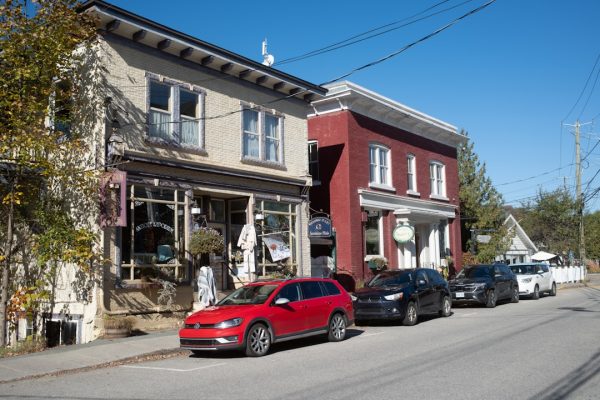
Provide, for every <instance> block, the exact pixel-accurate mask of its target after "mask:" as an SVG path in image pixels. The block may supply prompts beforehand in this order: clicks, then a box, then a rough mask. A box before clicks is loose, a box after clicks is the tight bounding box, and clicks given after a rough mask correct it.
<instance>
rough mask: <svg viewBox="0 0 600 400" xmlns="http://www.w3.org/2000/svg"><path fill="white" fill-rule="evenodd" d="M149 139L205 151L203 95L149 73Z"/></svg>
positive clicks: (194, 88)
mask: <svg viewBox="0 0 600 400" xmlns="http://www.w3.org/2000/svg"><path fill="white" fill-rule="evenodd" d="M147 78H148V94H147V103H148V138H149V139H150V140H151V141H154V142H157V143H160V144H168V145H175V146H182V147H190V148H200V149H204V121H203V118H202V117H203V115H204V96H205V94H204V92H203V91H202V90H201V89H200V88H199V87H197V86H194V85H189V84H186V83H183V82H177V81H174V80H172V79H160V77H159V76H158V75H155V74H151V73H148V74H147Z"/></svg>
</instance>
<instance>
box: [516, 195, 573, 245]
mask: <svg viewBox="0 0 600 400" xmlns="http://www.w3.org/2000/svg"><path fill="white" fill-rule="evenodd" d="M523 208H524V210H525V213H524V216H523V219H522V220H521V222H520V224H521V226H522V227H523V229H524V230H525V231H526V232H527V234H528V235H529V238H530V239H531V240H532V241H533V242H534V243H535V244H536V246H537V247H538V248H540V249H544V250H547V251H548V252H550V253H555V254H559V253H564V254H566V253H568V252H569V250H572V251H574V252H576V250H577V248H578V236H579V221H578V217H577V203H576V200H575V198H574V197H573V196H572V195H571V194H570V193H569V192H568V191H567V190H566V189H562V188H561V189H556V190H554V191H551V192H545V191H543V190H540V191H539V192H538V194H537V196H536V198H535V199H534V200H532V201H529V202H527V203H525V204H523Z"/></svg>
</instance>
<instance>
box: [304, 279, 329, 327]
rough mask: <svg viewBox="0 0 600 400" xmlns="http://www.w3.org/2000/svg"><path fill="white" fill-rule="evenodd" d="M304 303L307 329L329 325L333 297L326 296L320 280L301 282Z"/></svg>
mask: <svg viewBox="0 0 600 400" xmlns="http://www.w3.org/2000/svg"><path fill="white" fill-rule="evenodd" d="M300 290H301V292H302V305H303V306H304V308H305V313H306V314H305V315H306V318H305V325H304V329H305V330H307V331H310V330H315V329H321V328H324V327H327V325H328V322H329V307H331V299H329V304H328V300H327V298H326V297H324V296H323V295H324V293H323V290H322V289H321V284H320V283H319V281H316V280H315V281H304V282H300Z"/></svg>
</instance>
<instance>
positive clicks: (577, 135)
mask: <svg viewBox="0 0 600 400" xmlns="http://www.w3.org/2000/svg"><path fill="white" fill-rule="evenodd" d="M590 123H591V122H586V123H585V124H581V123H580V122H579V120H577V121H575V125H569V124H565V125H567V126H572V127H574V128H575V164H576V168H575V169H576V184H577V185H576V186H577V189H576V190H577V200H576V201H577V206H576V207H577V216H578V217H579V258H580V260H581V262H582V263H585V232H584V228H583V209H584V204H583V196H582V195H581V146H580V136H581V133H580V131H579V128H581V126H582V125H587V124H590Z"/></svg>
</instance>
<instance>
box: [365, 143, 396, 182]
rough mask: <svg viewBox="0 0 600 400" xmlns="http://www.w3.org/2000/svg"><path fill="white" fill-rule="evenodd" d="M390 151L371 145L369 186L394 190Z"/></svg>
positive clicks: (380, 146) (377, 145) (383, 147)
mask: <svg viewBox="0 0 600 400" xmlns="http://www.w3.org/2000/svg"><path fill="white" fill-rule="evenodd" d="M390 164H391V162H390V149H388V148H387V147H385V146H382V145H379V144H370V145H369V184H370V186H375V187H377V186H379V187H382V188H391V189H393V188H392V176H391V168H390Z"/></svg>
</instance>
